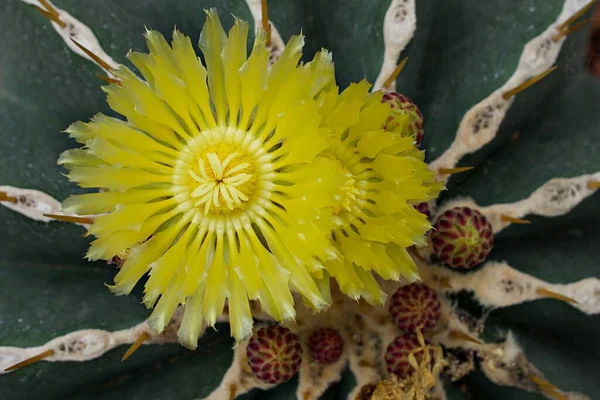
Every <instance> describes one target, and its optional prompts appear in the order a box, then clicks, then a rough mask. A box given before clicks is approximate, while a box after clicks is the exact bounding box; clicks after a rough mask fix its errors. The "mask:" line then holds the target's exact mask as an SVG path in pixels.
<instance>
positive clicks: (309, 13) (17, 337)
mask: <svg viewBox="0 0 600 400" xmlns="http://www.w3.org/2000/svg"><path fill="white" fill-rule="evenodd" d="M55 3H56V4H57V5H58V6H59V7H61V8H64V9H66V10H68V11H69V12H70V13H71V14H73V15H75V16H77V18H78V19H80V20H81V21H83V22H84V23H86V24H87V25H88V26H90V27H91V28H92V30H93V31H94V32H95V34H96V35H97V37H98V39H99V40H100V42H101V43H102V45H103V47H104V48H105V50H106V51H107V52H108V53H110V54H111V55H112V56H113V57H114V58H115V59H116V60H117V61H119V62H124V61H125V54H126V52H127V50H129V49H130V48H133V49H135V50H138V51H139V50H142V49H144V38H143V31H144V25H146V26H148V27H151V28H155V29H158V30H160V31H162V33H164V34H169V33H170V32H171V31H172V29H173V26H174V25H177V27H178V28H179V29H180V30H181V31H183V32H185V33H186V34H188V35H190V36H191V37H193V38H197V37H198V35H199V31H200V28H201V26H202V22H203V20H204V15H203V12H202V9H203V8H208V7H211V6H216V7H217V8H218V9H219V12H220V14H221V15H223V16H224V18H223V20H224V23H225V25H226V26H230V25H231V23H232V17H231V16H230V14H235V15H237V16H238V17H240V18H243V19H246V20H251V16H250V13H249V11H248V9H247V7H246V4H245V2H243V1H241V0H179V1H177V2H176V5H174V4H175V3H174V2H172V1H167V0H162V1H158V0H156V1H153V2H151V4H152V5H151V6H143V4H147V3H149V2H142V1H141V0H131V1H127V2H124V1H117V0H110V1H109V0H106V1H102V2H100V1H83V0H56V1H55ZM269 3H270V16H271V18H272V20H273V21H274V22H275V24H276V25H277V28H278V29H279V32H280V33H281V34H282V36H283V38H284V40H287V39H288V38H289V37H290V35H292V34H294V33H297V32H299V31H300V29H303V32H304V34H305V35H306V37H307V48H306V51H305V52H306V57H307V58H308V57H312V54H313V53H314V52H315V51H316V50H318V49H319V48H320V47H327V48H329V49H330V50H331V51H333V54H334V60H335V62H336V70H337V74H338V84H339V85H340V86H341V87H345V86H346V85H347V84H348V83H349V82H350V81H358V80H360V79H362V78H363V77H364V76H366V77H367V78H368V79H369V80H370V81H374V80H375V78H376V76H377V74H378V72H379V68H380V65H381V60H382V57H383V34H382V24H383V16H384V14H385V12H386V9H387V6H388V5H389V1H388V0H376V1H372V0H356V1H354V0H353V1H352V2H348V1H346V0H329V1H317V0H305V1H302V0H288V1H275V0H273V1H270V2H269ZM562 3H563V2H562V1H561V0H528V1H519V2H516V1H514V2H513V1H511V2H507V1H506V2H502V1H494V2H474V1H471V0H426V1H418V4H417V7H418V8H417V21H418V22H417V26H418V28H417V31H416V35H415V37H414V38H413V40H412V41H411V43H410V45H409V47H408V49H407V50H406V51H405V52H403V54H402V55H401V57H404V56H409V62H408V64H407V66H406V68H405V69H404V71H403V72H402V74H401V76H400V78H399V79H398V81H397V83H398V90H399V91H400V92H403V93H405V94H407V95H408V96H409V97H410V98H411V99H413V100H414V101H415V102H416V103H417V104H418V106H419V108H420V109H421V111H422V112H423V114H424V117H425V130H426V134H425V139H424V143H423V145H422V147H423V148H426V149H428V158H429V159H434V158H435V157H437V156H438V155H440V154H441V153H442V152H443V151H444V149H446V148H447V147H448V145H449V144H450V142H451V141H452V140H453V138H454V134H455V132H456V128H457V126H458V123H459V121H460V119H461V117H462V115H463V114H464V112H465V111H467V110H468V109H469V108H470V107H471V106H472V105H474V104H476V103H477V102H479V101H480V100H481V99H482V98H484V97H486V96H487V95H488V94H489V93H491V92H492V91H493V90H495V89H497V88H498V87H499V86H500V85H501V84H503V83H504V81H505V80H506V79H507V78H508V77H509V76H510V74H511V73H512V71H513V70H514V68H515V67H516V64H517V60H518V57H519V55H520V53H521V50H522V47H523V45H524V44H525V42H527V41H528V40H529V39H530V38H532V37H533V36H535V35H537V34H539V33H540V32H542V31H543V30H544V29H546V27H547V25H548V24H549V23H550V22H552V21H553V20H554V19H555V18H556V16H557V15H558V13H559V12H560V9H561V7H562ZM531 10H534V11H531ZM333 13H336V14H335V15H333ZM0 26H2V27H3V28H4V29H3V34H2V35H1V36H0V49H2V57H1V58H0V63H1V65H0V121H1V124H0V143H2V145H1V146H0V182H1V183H2V184H7V185H12V186H18V187H28V188H35V189H40V190H43V191H45V192H47V193H49V194H51V195H52V196H54V197H56V198H58V199H64V198H66V197H67V195H68V194H69V193H72V192H77V189H76V188H75V186H74V185H72V184H69V183H68V181H67V180H66V179H64V177H63V176H61V174H60V173H61V171H60V169H59V168H57V167H56V159H57V158H58V155H59V154H60V153H61V152H62V151H63V150H65V149H67V148H71V147H73V143H72V142H70V140H69V139H68V138H67V135H64V134H62V133H60V131H61V130H64V129H65V128H66V127H67V126H68V125H69V124H70V123H71V122H72V121H76V120H87V119H89V118H90V117H91V116H93V115H94V114H95V113H96V112H99V111H102V112H107V106H106V103H105V101H104V94H103V93H102V91H101V90H100V89H99V86H100V84H101V82H100V81H98V80H97V78H95V77H94V74H95V73H97V72H100V71H99V69H97V68H96V67H95V66H93V65H92V64H91V63H89V62H88V61H86V60H83V59H82V58H80V57H79V56H76V55H74V54H73V53H72V52H70V51H69V50H67V49H66V46H65V45H64V43H63V41H62V39H60V38H59V37H58V35H56V34H55V32H54V31H53V29H52V28H51V27H50V24H49V22H48V21H47V20H45V19H44V17H42V16H41V15H40V14H39V13H38V12H37V11H36V10H34V9H32V8H29V7H27V6H25V5H24V4H23V3H22V2H20V1H5V2H2V5H0ZM588 37H589V27H584V28H583V29H581V30H580V31H578V32H577V33H575V34H573V35H572V36H571V37H569V38H568V40H567V42H566V43H565V45H564V46H563V51H562V52H561V56H560V57H559V60H558V66H559V69H558V70H557V71H555V72H554V73H553V74H552V75H551V76H550V77H548V78H547V79H545V80H544V81H542V82H540V83H539V84H536V85H535V86H534V87H532V88H530V89H528V90H527V91H526V92H524V93H523V94H522V95H519V96H518V97H517V99H516V102H515V103H514V105H513V107H512V108H511V109H510V111H509V113H508V115H507V117H506V119H505V121H504V123H503V125H502V128H501V131H500V134H499V137H498V138H497V139H496V140H495V141H494V142H493V143H492V144H491V145H490V146H487V147H486V148H485V149H483V150H481V151H479V152H477V153H476V154H475V155H473V156H470V157H468V158H466V159H465V160H464V161H463V163H462V165H474V166H478V168H476V169H475V170H474V171H473V172H469V173H464V174H462V175H459V176H457V177H455V178H453V179H452V180H451V181H450V182H449V185H448V187H449V190H448V192H446V193H447V194H446V195H445V196H447V197H455V196H458V195H470V196H473V197H474V198H475V199H476V200H477V201H478V202H479V203H480V204H492V203H500V202H509V201H517V200H520V199H522V198H524V197H526V196H528V195H529V194H530V193H531V191H533V190H534V189H535V188H537V187H538V186H540V185H541V184H542V183H544V182H546V181H547V180H549V179H550V178H552V177H555V176H576V175H580V174H584V173H592V172H596V171H599V170H600V157H598V154H599V153H600V113H598V106H597V105H598V104H599V103H600V80H598V78H594V77H591V76H589V75H587V74H586V73H585V72H584V70H583V62H584V58H585V55H584V54H585V48H586V44H587V43H586V41H587V38H588ZM516 131H518V132H520V133H521V135H520V138H519V139H518V140H516V141H511V140H510V137H511V135H512V134H513V133H514V132H516ZM494 150H496V151H494ZM459 182H464V184H463V185H461V186H460V187H457V183H459ZM598 196H599V195H598V194H596V195H595V196H593V197H591V198H589V199H587V200H586V201H585V202H584V203H582V204H581V205H580V206H579V207H578V208H577V209H576V210H574V211H573V212H572V213H570V214H568V215H566V216H563V217H558V218H553V219H543V218H537V217H533V218H530V219H531V220H532V224H530V225H527V226H523V225H519V226H513V227H510V228H509V229H507V230H505V231H503V232H502V233H501V234H500V235H499V236H498V237H497V240H496V243H495V248H494V251H493V252H492V255H491V256H490V259H492V260H504V259H505V260H507V261H508V262H509V263H510V264H511V265H513V266H514V267H516V268H518V269H520V270H521V271H524V272H526V273H529V274H532V275H534V276H538V277H540V278H542V279H545V280H548V281H552V282H568V281H569V282H570V281H575V280H578V279H583V278H585V277H588V276H594V275H596V276H598V275H599V274H600V270H599V268H600V266H599V265H598V262H597V260H598V256H597V243H598V242H600V229H599V228H598V227H600V212H599V211H600V202H598V199H599V197H598ZM0 221H2V224H3V229H2V231H1V232H2V233H0V249H1V254H2V256H1V257H0V289H1V290H2V299H3V300H2V302H0V323H1V325H0V327H1V329H0V345H15V346H36V345H39V344H42V343H45V342H46V341H48V340H50V339H52V338H54V337H55V336H57V335H62V334H65V333H67V332H70V331H73V330H77V329H83V328H101V329H108V330H116V329H123V328H127V327H130V326H131V325H133V324H135V323H137V322H139V321H142V320H143V319H144V318H146V317H147V310H146V309H145V307H144V306H143V305H141V304H140V298H141V293H137V296H136V295H132V296H129V297H116V296H114V295H112V294H111V293H110V292H109V291H108V290H107V289H106V287H105V286H104V285H103V283H105V282H110V281H112V277H113V275H114V273H115V269H114V268H113V267H110V266H108V267H107V266H106V265H105V264H103V263H97V264H90V263H88V262H87V261H84V260H83V259H82V258H81V257H82V255H83V254H84V253H85V250H86V248H87V246H88V243H87V240H86V239H84V238H82V237H81V233H82V231H81V228H79V227H77V226H73V225H69V224H61V223H51V224H42V223H36V222H33V221H31V220H29V219H27V218H25V217H24V216H22V215H20V214H17V213H14V212H11V211H10V210H8V209H6V208H4V207H0ZM507 330H513V331H514V332H515V334H516V335H517V338H518V340H519V341H520V343H521V344H522V345H523V346H524V348H525V351H526V354H527V356H528V358H529V359H530V360H531V361H532V362H533V363H534V364H535V365H537V366H538V367H539V368H540V369H541V370H542V371H543V372H544V374H545V375H546V377H547V378H548V380H549V381H551V382H553V383H554V384H555V385H557V386H558V387H560V388H561V389H564V390H577V391H580V392H583V393H585V394H587V395H588V396H590V397H591V398H600V388H599V386H598V384H597V368H596V367H597V359H598V354H600V341H598V340H597V332H599V331H600V318H599V317H589V316H586V315H584V314H582V313H580V312H579V311H577V310H575V309H574V308H571V307H570V306H568V305H567V304H564V303H561V302H558V301H555V300H543V301H536V302H532V303H528V304H524V305H519V306H515V307H511V308H508V309H503V310H498V311H494V312H493V313H492V314H491V316H490V319H489V320H488V323H487V330H486V334H485V335H484V338H485V339H486V340H497V339H499V338H498V336H497V333H498V332H506V331H507ZM231 346H232V342H231V339H230V338H229V332H227V331H226V327H222V328H220V330H219V332H218V333H217V332H209V333H207V335H205V336H204V337H203V339H202V341H201V343H200V346H199V349H198V351H197V352H195V353H192V352H190V351H189V350H186V349H185V348H182V347H181V346H179V345H166V346H143V347H142V348H141V349H140V350H138V351H137V352H136V353H135V355H134V356H133V357H131V358H130V359H128V360H127V362H125V363H120V362H119V359H120V357H121V356H122V354H123V352H124V350H125V349H124V348H119V349H117V350H114V351H112V352H110V353H108V354H107V355H105V356H103V357H101V358H99V359H97V360H95V361H91V362H86V363H81V364H80V363H61V364H55V363H39V364H37V365H34V366H30V367H27V368H26V369H23V370H22V371H18V372H16V373H12V374H10V375H6V376H2V377H1V378H0V380H1V383H2V384H1V385H0V398H10V399H13V400H23V399H58V398H61V399H90V400H93V399H104V398H126V399H129V400H137V399H148V398H152V399H157V400H162V399H171V398H181V399H192V398H202V397H203V396H205V395H207V394H208V393H209V392H210V391H211V390H213V389H214V388H215V387H216V386H217V384H218V382H219V381H220V379H221V377H222V376H223V374H224V373H225V371H226V369H227V368H228V366H229V364H230V362H231V357H232V356H231ZM463 383H465V384H466V385H467V387H468V390H469V391H470V396H471V398H486V399H518V400H522V399H525V400H527V399H531V400H533V399H541V398H542V397H541V396H539V395H534V394H529V393H526V392H523V391H521V390H517V389H511V388H504V387H498V386H496V385H494V384H492V383H489V382H488V381H487V380H486V379H485V378H484V377H483V375H482V374H481V373H476V374H473V375H470V376H469V377H468V378H466V380H465V382H463ZM353 385H354V379H353V378H352V376H351V374H350V373H346V374H345V375H344V378H343V379H342V381H341V383H340V384H339V385H337V386H335V387H333V388H332V389H330V390H329V391H328V392H327V394H326V395H325V396H324V398H325V399H342V398H345V396H346V394H347V393H348V391H349V390H350V389H351V388H352V387H353ZM295 388H296V385H295V380H292V381H290V382H289V383H287V384H284V385H282V386H280V387H278V388H277V389H275V390H272V391H270V392H268V393H262V392H257V393H252V394H250V395H249V396H246V397H244V398H245V399H251V398H256V399H265V400H270V399H278V400H279V399H294V398H295ZM448 390H449V393H448V395H449V398H450V399H465V398H467V396H466V395H465V394H463V393H461V392H460V391H459V390H458V386H456V387H454V386H450V387H449V389H448Z"/></svg>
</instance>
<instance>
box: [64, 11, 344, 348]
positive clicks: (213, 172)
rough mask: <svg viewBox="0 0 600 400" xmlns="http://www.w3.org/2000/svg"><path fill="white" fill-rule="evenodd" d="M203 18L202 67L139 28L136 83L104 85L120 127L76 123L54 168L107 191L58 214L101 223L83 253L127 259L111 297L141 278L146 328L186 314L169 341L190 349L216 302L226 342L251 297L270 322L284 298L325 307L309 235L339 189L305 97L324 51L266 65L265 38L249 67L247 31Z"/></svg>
mask: <svg viewBox="0 0 600 400" xmlns="http://www.w3.org/2000/svg"><path fill="white" fill-rule="evenodd" d="M207 15H208V17H207V21H206V23H205V25H204V27H203V30H202V33H201V37H200V48H201V50H202V53H203V54H204V58H205V60H206V68H205V67H204V66H203V64H202V62H201V61H200V60H199V59H198V57H197V56H196V53H195V52H194V49H193V47H192V45H191V42H190V40H189V38H187V37H185V36H183V35H182V34H181V33H179V32H177V31H175V32H174V34H173V42H172V45H171V46H169V44H168V43H167V42H166V41H165V39H164V38H163V37H162V36H161V35H160V34H159V33H157V32H153V31H149V32H147V34H146V37H147V42H148V47H149V49H150V53H149V54H140V53H130V54H129V59H130V60H131V61H132V62H133V63H134V64H135V65H136V67H137V68H138V69H139V71H140V72H141V74H142V75H143V76H144V78H145V81H143V80H140V79H139V78H138V77H137V76H136V75H134V74H133V73H132V72H131V71H130V70H128V69H127V68H125V67H121V68H120V69H119V70H118V71H116V76H117V77H118V78H119V80H120V81H121V84H120V85H111V86H110V87H108V88H106V89H105V90H106V92H107V94H108V104H109V105H110V106H111V108H112V109H113V110H114V111H116V112H118V113H119V114H121V115H123V116H124V117H126V119H127V121H126V122H125V121H122V120H119V119H115V118H110V117H107V116H105V115H98V116H96V117H94V118H93V120H92V121H91V122H89V123H81V122H77V123H75V124H73V125H72V126H71V127H69V128H68V129H67V132H68V133H69V134H70V135H71V136H72V137H73V138H74V139H75V140H77V141H78V142H80V143H82V144H83V145H84V147H83V148H82V149H74V150H68V151H66V152H65V153H64V154H63V155H62V156H61V158H60V160H59V163H60V164H62V165H65V166H66V167H67V168H68V169H69V170H70V173H69V175H68V177H69V178H70V179H71V180H73V181H76V182H78V184H79V185H80V186H81V187H85V188H102V189H104V190H103V191H101V192H99V193H90V194H83V195H76V196H72V197H70V198H69V199H67V200H66V201H65V203H64V205H63V209H64V211H67V212H74V213H79V214H102V213H106V215H102V216H99V217H97V218H96V219H95V221H94V223H93V225H92V226H91V227H90V229H89V233H90V234H93V235H95V236H96V237H97V239H96V240H95V241H93V242H92V244H91V247H90V249H89V251H88V254H87V257H88V258H89V259H93V260H95V259H110V258H111V257H113V256H115V255H118V254H122V253H123V252H124V251H128V256H127V258H126V260H125V262H124V264H123V265H122V267H121V269H120V271H119V273H118V274H117V276H116V277H115V284H114V286H112V290H113V291H114V292H115V293H117V294H127V293H129V292H131V290H132V289H133V288H134V286H135V285H136V283H137V282H138V280H139V279H140V278H142V277H143V276H144V275H145V274H146V273H148V274H149V279H148V281H147V283H146V284H145V293H144V303H145V304H146V306H148V307H153V306H155V308H154V311H153V313H152V315H151V317H150V318H149V320H148V323H149V325H150V327H151V328H152V329H153V330H154V331H155V332H161V331H162V330H163V329H164V328H165V327H166V325H167V324H168V322H169V320H170V318H171V316H172V315H173V313H174V311H175V309H176V307H177V306H178V305H179V304H183V305H184V307H185V309H184V316H183V323H182V325H181V328H180V330H179V338H180V340H181V342H182V343H183V344H185V345H186V346H189V347H192V348H193V347H195V346H196V343H197V338H198V336H199V333H200V330H201V327H202V324H203V323H204V322H205V323H207V324H208V325H213V324H214V323H215V322H216V320H217V317H218V316H219V315H220V314H221V312H222V310H223V307H224V304H225V301H226V300H227V301H228V305H229V312H230V318H231V328H232V335H233V336H234V337H235V338H236V339H237V340H241V339H243V338H245V337H247V336H248V335H250V334H251V331H252V324H253V321H252V316H251V313H250V307H249V299H256V300H259V301H260V303H261V305H262V307H263V310H264V311H265V312H267V313H268V314H270V315H271V316H273V317H274V318H275V319H277V320H291V319H293V318H294V316H295V309H294V299H293V297H292V293H291V290H290V288H291V289H293V290H295V291H296V292H298V293H299V294H301V295H302V297H303V298H304V300H305V301H306V302H308V303H309V304H310V305H311V306H313V307H314V308H315V309H320V308H322V307H324V306H326V305H327V302H326V300H325V299H324V297H323V296H324V295H323V294H322V293H321V291H320V289H319V287H318V285H317V283H318V282H316V281H315V279H313V277H312V275H311V271H314V270H316V269H319V268H323V266H322V265H321V264H322V263H323V262H325V261H327V260H329V259H332V258H334V257H336V250H335V248H334V246H332V244H331V242H330V240H329V238H328V235H327V230H321V229H320V228H323V227H326V221H328V220H330V218H324V217H323V215H324V214H329V213H330V212H329V211H328V210H329V209H330V208H331V207H332V206H333V205H334V204H335V193H336V192H337V190H338V188H339V186H340V184H341V183H340V178H341V174H340V173H339V170H338V169H337V167H336V165H335V163H333V162H332V161H331V160H328V159H327V158H324V157H318V155H319V153H321V152H322V151H323V150H325V149H326V148H327V145H328V142H327V139H328V135H329V133H330V132H329V131H328V130H327V129H326V128H323V127H321V117H320V115H319V112H318V102H317V100H316V97H317V95H318V93H319V92H320V91H322V90H323V89H329V87H330V86H331V85H333V84H334V76H333V64H332V61H331V56H330V54H329V53H327V52H325V51H322V52H319V53H318V54H317V55H316V56H315V58H314V60H313V61H312V62H310V63H307V64H305V65H298V61H299V59H300V56H301V49H302V46H303V38H302V37H301V36H295V37H293V38H292V39H291V40H290V41H289V43H288V44H287V46H286V47H285V50H284V51H283V54H282V55H281V57H280V58H279V59H278V61H277V62H276V63H275V64H274V65H273V66H272V67H270V68H269V67H268V60H269V51H268V49H267V48H266V44H265V34H264V32H259V33H258V34H257V36H256V39H255V42H254V47H253V49H252V52H251V54H250V55H249V56H248V57H247V55H246V41H247V34H248V25H247V23H246V22H242V21H240V20H236V21H235V24H234V26H233V27H232V28H231V30H230V32H229V35H228V36H227V35H226V34H225V32H224V30H223V28H222V26H221V23H220V21H219V18H218V16H217V14H216V12H215V11H214V10H210V11H208V12H207ZM207 82H208V84H207ZM317 226H319V227H320V228H319V227H317ZM330 228H331V227H329V228H328V229H330Z"/></svg>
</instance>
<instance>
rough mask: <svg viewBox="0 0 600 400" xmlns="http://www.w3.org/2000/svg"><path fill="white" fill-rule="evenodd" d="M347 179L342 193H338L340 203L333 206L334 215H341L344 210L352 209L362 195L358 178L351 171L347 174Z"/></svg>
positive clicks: (341, 189) (341, 190)
mask: <svg viewBox="0 0 600 400" xmlns="http://www.w3.org/2000/svg"><path fill="white" fill-rule="evenodd" d="M345 176H346V181H345V182H344V184H343V185H342V187H341V188H340V194H339V195H337V199H338V201H339V204H338V205H336V206H335V207H333V209H332V213H333V215H336V216H337V215H339V214H340V213H341V212H342V211H344V210H346V211H352V206H353V205H354V203H355V202H356V199H357V197H358V196H359V195H360V190H359V189H358V188H357V187H356V178H354V176H353V175H352V174H351V173H350V172H347V173H346V174H345Z"/></svg>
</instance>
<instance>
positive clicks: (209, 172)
mask: <svg viewBox="0 0 600 400" xmlns="http://www.w3.org/2000/svg"><path fill="white" fill-rule="evenodd" d="M205 159H206V160H207V161H208V166H207V165H206V163H205ZM250 167H251V165H250V163H249V162H240V153H237V152H234V153H231V154H229V155H227V156H226V157H225V158H224V159H223V160H221V159H220V158H219V155H218V154H217V153H214V152H208V153H206V154H205V156H204V157H202V158H200V159H199V161H198V169H199V171H200V174H197V173H196V172H194V171H193V170H191V169H190V170H189V171H188V172H189V174H190V176H191V177H192V178H193V179H194V180H195V181H196V182H197V183H198V186H197V187H196V189H194V191H193V192H192V194H191V196H192V198H194V199H195V200H196V202H195V203H194V206H196V207H204V214H207V213H208V212H209V211H210V210H211V209H215V210H219V209H221V208H222V207H227V209H229V210H230V211H233V210H234V209H235V208H236V207H239V206H240V205H242V204H243V203H244V202H246V201H248V198H249V197H248V194H249V193H244V191H243V189H244V184H245V183H247V182H248V181H250V179H252V174H250V173H248V172H250ZM241 189H242V190H241Z"/></svg>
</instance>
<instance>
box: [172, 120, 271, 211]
mask: <svg viewBox="0 0 600 400" xmlns="http://www.w3.org/2000/svg"><path fill="white" fill-rule="evenodd" d="M244 138H245V135H244V132H242V131H238V130H235V129H231V128H225V129H221V128H219V129H215V130H212V131H206V132H204V133H203V134H202V135H197V136H196V137H194V138H193V139H192V140H190V141H189V142H188V143H187V145H186V146H185V147H184V148H183V149H182V150H181V153H180V157H179V160H178V162H177V165H176V166H175V174H174V178H173V179H174V180H173V183H174V184H175V185H174V187H173V190H174V194H175V196H176V197H177V199H178V200H179V202H180V204H181V206H182V207H184V208H185V209H186V210H190V209H195V210H196V212H198V213H199V214H201V215H204V216H207V217H208V216H211V215H212V216H215V217H218V216H219V215H224V214H231V213H236V212H239V211H243V210H246V209H248V208H249V207H251V205H252V204H254V203H255V202H256V200H257V196H256V194H257V193H258V192H260V189H261V187H262V186H261V182H262V178H261V177H263V176H264V174H265V171H266V170H265V168H268V165H264V164H265V163H263V162H260V159H261V156H263V155H264V151H263V150H262V149H261V148H260V144H259V143H254V141H250V140H244Z"/></svg>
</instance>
